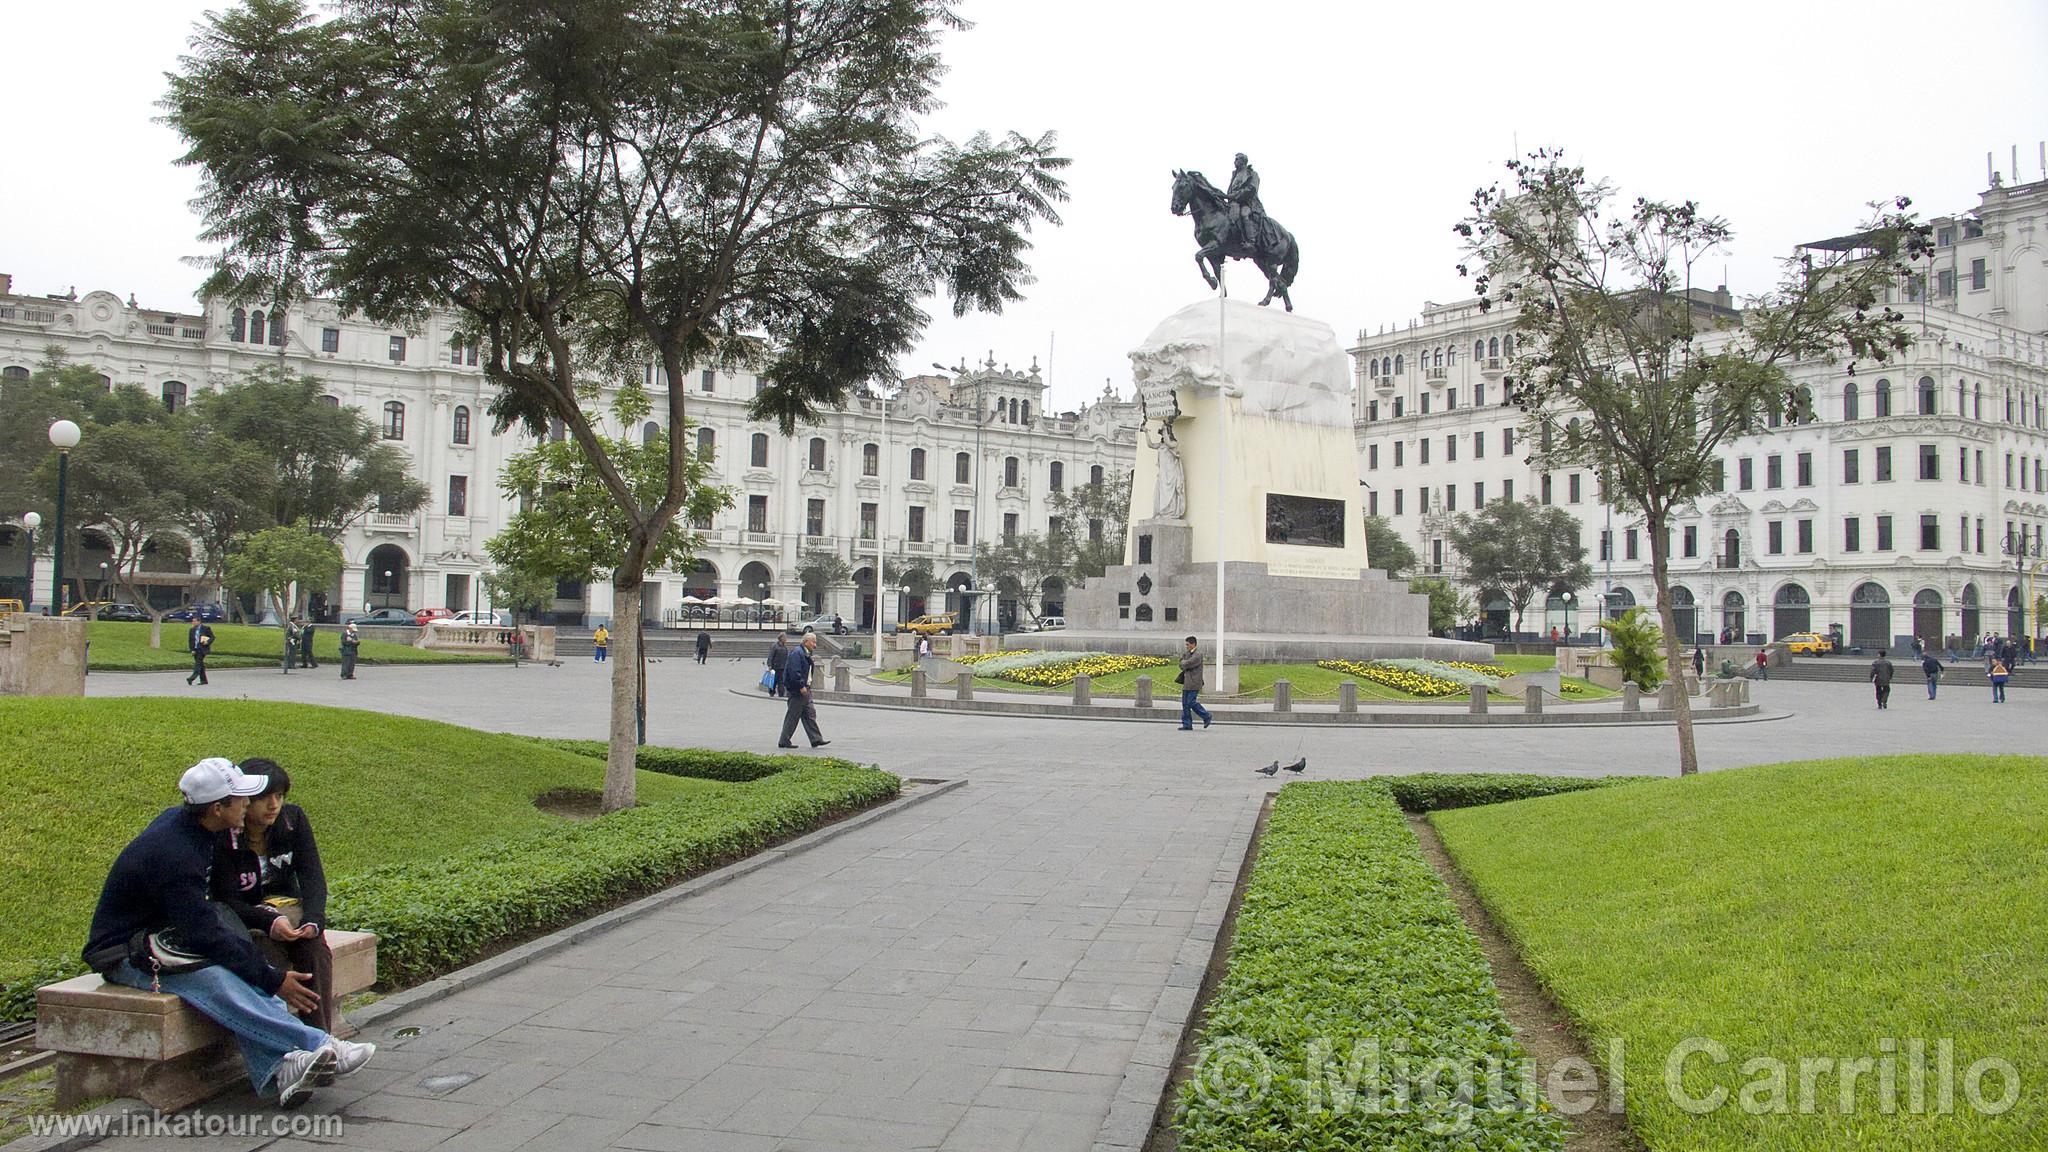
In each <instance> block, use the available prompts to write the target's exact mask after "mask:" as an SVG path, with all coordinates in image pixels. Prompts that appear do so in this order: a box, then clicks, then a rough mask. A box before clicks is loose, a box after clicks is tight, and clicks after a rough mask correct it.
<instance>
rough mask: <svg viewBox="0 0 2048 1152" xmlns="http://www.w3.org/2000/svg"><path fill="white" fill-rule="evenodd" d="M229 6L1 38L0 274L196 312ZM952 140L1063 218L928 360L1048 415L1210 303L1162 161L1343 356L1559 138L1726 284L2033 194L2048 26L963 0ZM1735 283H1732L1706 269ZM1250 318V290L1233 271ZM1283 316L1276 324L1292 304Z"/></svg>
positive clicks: (2047, 107) (952, 60) (1732, 3)
mask: <svg viewBox="0 0 2048 1152" xmlns="http://www.w3.org/2000/svg"><path fill="white" fill-rule="evenodd" d="M221 2H222V0H151V2H149V3H142V2H140V0H118V2H105V0H102V2H100V3H93V4H88V5H84V6H67V5H58V4H33V5H29V4H24V5H16V6H14V9H13V10H11V11H10V12H9V14H8V17H7V31H6V35H5V36H4V37H0V77H4V78H5V81H6V93H7V97H8V98H7V101H6V103H7V113H6V115H5V116H4V117H0V157H5V167H4V172H5V175H4V176H0V272H11V273H13V274H14V283H15V290H16V291H18V292H30V293H44V292H63V291H65V290H66V289H67V288H70V287H72V286H76V287H77V289H78V291H80V292H81V293H82V292H86V291H89V290H91V289H94V288H104V289H108V290H111V291H113V292H115V293H117V294H119V295H121V296H123V297H126V296H127V295H128V294H129V293H131V292H132V293H134V294H135V295H136V297H137V298H138V299H139V300H140V301H141V303H143V304H144V305H145V306H147V307H162V308H168V309H185V308H190V307H192V306H193V300H192V290H193V288H194V287H195V286H196V284H197V282H198V280H199V273H198V272H197V271H195V270H194V269H192V268H191V267H189V266H188V265H187V264H185V263H183V262H182V261H183V260H184V258H187V257H191V256H197V255H202V254H203V249H202V248H201V246H200V244H199V243H198V241H197V240H196V239H195V233H196V232H197V220H196V218H195V217H194V216H193V215H192V213H191V212H190V210H189V209H188V208H187V207H186V202H187V201H188V200H189V199H190V197H191V196H192V193H193V190H194V181H193V178H192V173H191V172H190V171H189V170H186V169H181V168H178V167H176V166H175V165H174V164H173V163H172V161H173V159H174V157H175V156H176V155H177V154H178V152H179V146H178V141H177V139H176V138H175V137H174V135H173V134H172V133H171V132H170V130H169V129H167V128H164V127H163V126H161V125H158V124H155V123H153V117H154V116H155V115H156V114H157V110H156V108H155V102H156V100H157V99H158V98H159V97H160V96H161V94H162V91H163V76H162V74H163V73H164V72H165V71H166V70H168V69H170V68H172V67H174V66H175V62H176V57H177V56H178V55H179V53H181V52H182V51H183V50H184V47H185V41H186V38H187V36H188V35H189V32H190V29H191V27H192V25H193V23H194V22H195V21H196V20H197V19H198V18H199V17H200V15H201V14H202V13H203V12H204V11H205V10H206V9H207V8H209V7H219V6H220V4H221ZM960 8H961V11H962V13H963V14H964V15H966V16H967V17H968V18H970V19H972V20H974V21H975V22H976V26H975V28H974V29H973V30H971V31H969V32H966V33H962V34H958V35H949V36H948V38H947V47H946V58H947V61H948V63H949V65H950V66H951V68H952V72H951V74H950V75H949V76H948V77H947V79H946V82H945V84H944V86H943V88H942V95H943V97H944V98H945V100H946V101H947V105H948V106H947V107H946V108H945V109H944V110H942V111H941V112H940V114H939V115H937V116H936V117H934V119H933V124H932V127H933V130H934V131H937V132H941V133H944V134H946V135H949V136H953V137H955V138H956V139H964V138H965V137H966V136H967V135H969V134H971V133H972V132H973V131H974V130H975V129H977V128H987V129H990V130H992V131H998V132H999V131H1002V130H1005V129H1010V128H1016V129H1019V130H1021V131H1024V132H1026V133H1031V134H1036V133H1037V132H1040V131H1043V130H1046V129H1053V130H1056V131H1058V133H1059V137H1060V146H1061V150H1062V152H1063V153H1064V154H1065V155H1067V156H1070V157H1072V158H1073V159H1074V165H1073V167H1072V168H1071V169H1069V172H1068V176H1069V184H1070V190H1071V192H1072V194H1073V199H1072V200H1071V201H1070V202H1069V203H1067V204H1065V205H1063V206H1062V208H1061V213H1062V216H1063V217H1064V219H1065V226H1064V227H1061V228H1057V229H1048V230H1041V231H1040V232H1039V233H1038V234H1037V239H1038V246H1037V248H1036V250H1035V252H1034V254H1033V257H1032V262H1033V265H1034V268H1035V270H1036V273H1037V277H1038V282H1037V283H1036V284H1035V285H1033V286H1032V287H1031V288H1030V289H1029V290H1028V296H1029V298H1028V299H1027V300H1026V301H1024V302H1023V303H1022V304H1020V305H1017V306H1015V307H1012V308H1011V309H1009V310H1008V311H1007V312H1005V313H1004V314H1003V315H1002V316H997V317H991V316H970V317H968V318H966V319H963V320H954V319H952V317H951V315H950V312H949V310H948V309H947V307H946V306H945V304H944V302H943V301H933V302H932V304H931V307H930V311H931V312H932V313H933V315H934V321H933V324H932V327H931V329H930V331H929V332H928V334H927V337H926V339H925V341H924V343H923V346H922V347H920V348H919V349H918V350H917V351H916V353H914V354H913V355H911V356H909V357H906V358H905V360H904V363H903V365H902V367H903V371H904V372H905V373H906V374H912V373H917V372H921V371H929V365H930V364H931V362H933V361H935V360H936V361H941V362H944V363H947V364H953V363H957V362H958V361H959V360H960V359H961V358H962V357H968V358H972V359H974V360H977V361H978V360H980V359H981V358H983V357H985V356H987V355H989V354H990V353H991V352H993V354H994V356H995V359H996V360H997V362H998V363H1008V364H1011V365H1014V366H1019V367H1021V366H1023V365H1026V364H1028V363H1029V362H1030V361H1031V359H1032V357H1034V356H1036V357H1037V358H1038V361H1039V363H1040V364H1041V365H1042V366H1043V365H1046V364H1047V362H1048V361H1050V368H1051V377H1050V378H1051V382H1052V386H1053V392H1052V397H1051V400H1052V403H1053V405H1054V406H1055V407H1056V408H1069V407H1074V406H1077V405H1078V404H1080V403H1081V402H1083V401H1084V400H1086V399H1087V398H1089V397H1091V396H1093V395H1094V394H1095V393H1097V392H1098V391H1100V389H1101V387H1102V382H1103V380H1104V379H1105V378H1110V379H1113V380H1114V381H1115V382H1116V383H1117V385H1118V387H1119V388H1120V389H1122V390H1125V391H1128V389H1129V364H1128V361H1127V360H1126V358H1125V353H1126V352H1127V351H1128V350H1129V349H1130V348H1131V347H1133V346H1134V345H1135V344H1136V343H1137V342H1138V341H1139V340H1140V339H1142V338H1143V337H1144V335H1145V334H1146V332H1148V331H1149V330H1150V329H1151V327H1152V325H1153V324H1154V323H1155V322H1156V321H1157V320H1159V319H1160V318H1162V317H1164V316H1165V315H1167V314H1168V313H1170V312H1172V311H1174V310H1175V309H1177V308H1179V307H1181V306H1182V305H1185V304H1187V303H1189V302H1191V301H1193V300H1195V299H1197V298H1199V297H1201V296H1202V295H1203V294H1204V292H1205V289H1204V287H1203V285H1202V282H1201V280H1200V278H1199V277H1198V276H1197V274H1196V272H1195V269H1194V267H1193V263H1194V262H1193V251H1194V241H1193V236H1192V227H1191V225H1190V224H1189V222H1188V221H1187V220H1186V219H1184V218H1182V219H1176V218H1174V217H1173V216H1171V215H1169V214H1168V212H1167V202H1168V198H1169V194H1170V189H1171V176H1170V171H1171V169H1173V168H1177V167H1179V168H1198V169H1200V170H1201V171H1203V172H1204V173H1206V174H1207V175H1209V176H1210V178H1211V179H1212V180H1216V181H1217V182H1218V183H1219V184H1220V183H1222V181H1223V179H1224V178H1225V177H1227V175H1228V173H1229V171H1230V158H1231V154H1232V153H1233V152H1238V151H1243V152H1246V153H1248V154H1249V155H1250V157H1251V160H1252V163H1253V165H1254V166H1255V167H1257V168H1258V170H1259V174H1260V176H1261V177H1262V178H1263V181H1264V189H1263V194H1264V200H1265V204H1266V208H1267V210H1268V211H1269V212H1271V213H1272V214H1273V216H1274V218H1275V219H1277V220H1279V221H1280V222H1281V223H1282V224H1284V225H1286V226H1287V227H1288V228H1289V229H1290V230H1291V231H1292V232H1293V233H1294V234H1295V236H1296V237H1297V239H1298V240H1299V241H1300V243H1301V246H1302V267H1301V272H1300V275H1299V277H1298V279H1297V281H1296V284H1295V289H1294V297H1295V304H1296V307H1297V309H1298V310H1300V311H1301V312H1303V313H1305V314H1306V315H1309V316H1314V317H1318V318H1320V319H1323V320H1325V321H1327V322H1328V323H1329V324H1330V325H1331V327H1332V328H1334V329H1335V330H1336V331H1337V333H1338V336H1339V338H1340V339H1341V340H1343V341H1345V342H1347V343H1348V342H1349V341H1350V340H1351V339H1352V338H1353V337H1354V336H1355V334H1356V333H1357V332H1358V331H1359V330H1360V329H1361V328H1370V329H1377V328H1378V327H1379V326H1380V325H1382V324H1397V323H1398V324H1405V323H1406V322H1407V320H1408V318H1410V317H1411V316H1413V315H1414V314H1415V313H1416V312H1417V310H1418V309H1419V308H1420V306H1421V304H1422V302H1423V301H1424V300H1437V301H1440V302H1447V301H1450V300H1453V299H1457V298H1459V297H1460V296H1462V295H1465V294H1466V292H1467V289H1466V288H1465V286H1464V285H1463V284H1462V283H1461V282H1460V281H1459V279H1458V277H1457V275H1456V273H1455V271H1454V266H1455V264H1456V263H1457V259H1458V247H1457V238H1456V237H1455V236H1454V235H1453V234H1452V233H1451V230H1450V229H1451V225H1452V224H1453V223H1454V222H1455V221H1456V220H1457V219H1458V218H1459V216H1461V215H1462V214H1463V211H1464V209H1465V206H1466V202H1467V201H1468V199H1469V198H1470V196H1471V194H1472V191H1473V190H1474V189H1475V188H1477V187H1479V186H1480V185H1482V184H1486V183H1491V182H1492V181H1494V180H1495V179H1496V178H1498V176H1499V175H1500V174H1501V168H1500V161H1501V160H1503V159H1505V158H1506V157H1507V156H1508V155H1509V154H1510V153H1511V150H1512V148H1513V147H1514V145H1515V143H1516V142H1517V141H1519V144H1520V146H1521V148H1522V149H1523V150H1524V151H1526V150H1528V149H1530V148H1533V147H1536V146H1538V145H1564V146H1566V147H1567V148H1569V149H1570V151H1571V153H1572V155H1574V156H1575V157H1577V158H1578V159H1580V160H1582V161H1583V162H1584V163H1586V164H1587V165H1588V167H1589V168H1590V169H1591V170H1592V171H1593V172H1595V173H1596V174H1600V175H1605V176H1609V177H1611V178H1613V179H1615V180H1616V181H1617V182H1618V183H1620V184H1621V185H1622V187H1623V190H1624V192H1625V193H1626V194H1628V195H1635V194H1643V195H1650V196H1657V197H1664V198H1670V199H1682V198H1687V197H1690V198H1692V199H1695V200H1697V201H1699V202H1700V203H1701V205H1702V206H1703V207H1704V208H1705V209H1706V210H1708V211H1710V212H1714V213H1717V214H1720V215H1723V216H1726V217H1728V218H1729V219H1730V221H1731V222H1732V223H1733V224H1734V226H1735V228H1736V232H1737V236H1736V243H1735V244H1734V246H1733V247H1732V248H1731V249H1730V251H1729V255H1728V260H1727V262H1728V275H1729V279H1730V281H1731V287H1733V288H1734V290H1735V291H1736V292H1737V293H1738V294H1740V293H1744V292H1756V291H1760V290H1762V289H1764V288H1766V287H1768V286H1769V284H1770V283H1771V282H1772V279H1773V277H1774V274H1775V272H1774V266H1773V261H1774V260H1776V259H1777V258H1779V257H1781V256H1783V255H1784V254H1785V253H1786V252H1788V251H1789V249H1790V248H1791V246H1792V245H1793V244H1795V243H1798V242H1800V241H1803V240H1813V239H1818V238H1820V237H1823V236H1827V235H1833V234H1836V233H1838V232H1843V231H1847V230H1849V229H1850V228H1851V227H1852V226H1853V225H1854V224H1855V223H1857V222H1858V220H1860V219H1861V217H1862V216H1863V215H1864V213H1865V211H1866V209H1865V208H1864V205H1865V204H1866V203H1868V202H1869V201H1871V200H1873V199H1877V198H1880V197H1886V196H1891V195H1896V194H1901V193H1903V194H1905V195H1909V196H1911V197H1913V199H1914V204H1915V207H1916V208H1917V209H1919V210H1920V211H1921V212H1922V213H1923V214H1926V215H1937V214H1945V213H1952V212H1957V211H1962V210H1966V209H1968V208H1971V207H1973V206H1975V204H1976V203H1977V193H1978V192H1979V191H1980V190H1981V189H1982V188H1983V186H1984V154H1985V152H1987V151H1990V152H1993V153H1994V162H1995V164H1996V166H1997V168H1998V169H1999V171H2000V172H2002V173H2004V174H2005V176H2006V178H2007V179H2008V180H2010V179H2011V176H2012V174H2011V171H2010V166H2011V160H2010V156H2011V148H2012V146H2013V145H2015V144H2017V145H2019V148H2020V158H2019V160H2020V172H2019V174H2020V178H2021V179H2022V180H2023V181H2026V180H2038V179H2041V178H2042V172H2041V170H2040V163H2039V156H2040V152H2039V145H2038V143H2037V142H2038V141H2039V140H2041V139H2042V138H2043V137H2048V70H2044V69H2042V68H2041V67H2040V55H2041V52H2042V50H2043V49H2044V48H2048V3H2043V2H2042V0H1947V2H1944V3H1930V2H1921V3H1905V2H1901V0H1854V2H1848V0H1828V2H1824V3H1823V2H1818V0H1772V2H1761V0H1717V2H1712V3H1697V2H1696V3H1692V4H1682V5H1656V4H1644V3H1640V2H1639V0H1627V2H1597V3H1594V2H1581V3H1564V2H1561V0H1556V2H1551V3H1528V2H1527V0H1520V2H1495V0H1484V2H1467V3H1459V4H1444V3H1411V4H1406V5H1399V6H1396V5H1391V4H1381V3H1357V2H1355V0H1354V2H1321V3H1318V2H1310V0H1265V2H1263V3H1237V4H1223V3H1215V2H1212V0H1184V2H1181V3H1161V2H1155V0H1142V2H1141V0H1092V2H1086V3H1084V2H1082V0H963V3H961V5H960ZM1716 279H1718V277H1716ZM1232 288H1233V291H1234V292H1235V293H1236V294H1238V295H1243V294H1244V293H1246V292H1248V291H1257V290H1258V287H1257V274H1256V270H1255V269H1253V268H1252V267H1251V266H1250V265H1248V264H1243V263H1239V264H1236V265H1234V266H1233V272H1232ZM1276 306H1277V305H1276Z"/></svg>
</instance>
